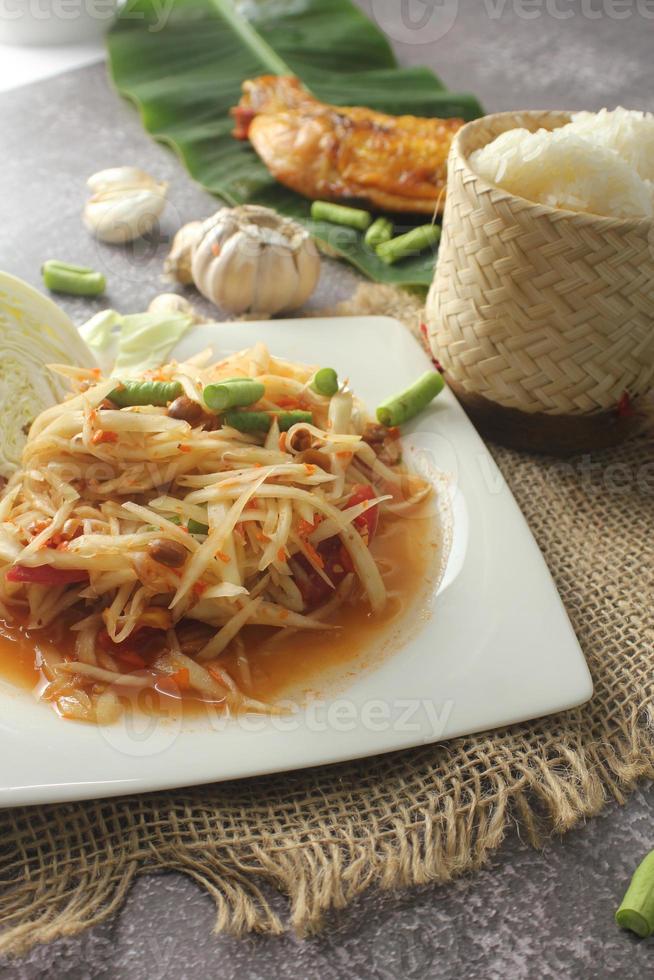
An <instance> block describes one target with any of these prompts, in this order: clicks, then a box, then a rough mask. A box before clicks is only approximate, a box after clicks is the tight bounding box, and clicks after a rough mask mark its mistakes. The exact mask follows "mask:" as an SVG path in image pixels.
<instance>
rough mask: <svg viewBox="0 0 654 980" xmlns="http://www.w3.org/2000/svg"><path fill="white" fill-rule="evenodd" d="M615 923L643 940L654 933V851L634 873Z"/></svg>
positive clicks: (616, 914)
mask: <svg viewBox="0 0 654 980" xmlns="http://www.w3.org/2000/svg"><path fill="white" fill-rule="evenodd" d="M615 921H616V922H617V924H618V925H619V926H621V927H622V928H623V929H630V930H631V932H635V933H636V935H637V936H641V937H642V938H643V939H644V938H645V937H646V936H651V935H652V933H653V932H654V851H650V853H649V854H648V855H647V857H646V858H644V859H643V860H642V861H641V862H640V864H639V865H638V867H637V868H636V870H635V871H634V874H633V877H632V879H631V882H630V884H629V888H628V889H627V892H626V894H625V897H624V898H623V899H622V902H621V904H620V908H619V909H618V911H617V912H616V913H615Z"/></svg>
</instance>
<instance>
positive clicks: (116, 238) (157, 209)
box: [83, 183, 167, 244]
mask: <svg viewBox="0 0 654 980" xmlns="http://www.w3.org/2000/svg"><path fill="white" fill-rule="evenodd" d="M166 187H167V185H166V184H164V183H160V184H154V185H153V186H151V185H148V186H147V187H140V188H138V187H124V188H123V187H121V188H116V189H114V190H106V191H101V192H99V193H98V194H94V196H93V197H91V198H90V199H89V200H88V201H87V202H86V206H85V208H84V214H83V219H84V224H85V225H86V227H87V228H88V229H89V231H91V232H92V233H93V234H94V235H95V236H96V238H99V239H100V240H101V241H103V242H110V243H112V244H119V243H124V242H131V241H134V240H135V239H136V238H141V237H142V236H143V235H147V233H148V232H149V231H151V230H152V228H153V227H154V226H155V225H156V223H157V221H158V219H159V216H160V215H161V212H162V211H163V209H164V207H165V204H166Z"/></svg>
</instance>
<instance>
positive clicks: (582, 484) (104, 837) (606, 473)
mask: <svg viewBox="0 0 654 980" xmlns="http://www.w3.org/2000/svg"><path fill="white" fill-rule="evenodd" d="M419 309H420V308H419V304H418V303H417V302H412V301H410V300H407V301H404V300H403V301H399V300H398V299H397V296H396V295H395V294H393V293H392V292H390V291H389V290H388V289H383V288H381V289H374V288H370V287H365V288H363V289H362V290H361V291H360V292H359V294H358V296H357V297H356V298H355V301H354V302H351V303H349V304H348V305H347V307H342V308H341V309H340V312H354V311H355V310H356V311H358V312H360V313H373V312H391V311H392V312H394V313H397V312H404V313H405V314H406V319H407V322H408V323H410V325H411V326H412V327H414V328H417V324H418V318H419ZM494 455H495V458H496V459H497V462H498V464H499V466H500V468H501V470H502V472H503V473H504V476H505V477H506V479H507V481H508V483H509V485H510V487H511V488H512V490H513V492H514V494H515V495H516V497H517V500H518V503H519V504H520V506H521V507H522V509H523V511H524V513H525V515H526V517H527V520H528V521H529V523H530V526H531V528H532V531H533V533H534V535H535V536H536V539H537V541H538V544H539V545H540V547H541V549H542V551H543V553H544V555H545V558H546V560H547V562H548V564H549V567H550V569H551V571H552V574H553V575H554V578H555V580H556V584H557V586H558V588H559V590H560V593H561V595H562V597H563V601H564V602H565V605H566V607H567V609H568V612H569V614H570V617H571V620H572V623H573V625H574V628H575V630H576V632H577V635H578V637H579V640H580V642H581V645H582V647H583V649H584V651H585V654H586V656H587V658H588V662H589V664H590V669H591V671H592V674H593V678H594V682H595V695H594V697H593V699H592V701H591V702H590V703H589V704H588V705H586V706H584V707H582V708H578V709H575V710H574V711H570V712H566V713H563V714H560V715H557V716H553V717H550V718H545V719H542V720H540V721H536V722H531V723H528V724H522V725H516V726H514V727H512V728H510V729H506V730H502V731H496V732H492V733H488V734H481V735H474V736H470V737H467V738H459V739H456V740H454V741H452V742H449V743H447V744H444V745H431V746H426V747H422V748H420V749H416V750H412V751H407V752H402V753H396V754H393V755H387V756H382V757H379V758H375V759H366V760H363V761H361V762H353V763H348V764H346V765H339V766H333V767H326V768H319V769H313V770H307V771H304V772H297V773H291V774H284V775H277V776H270V777H266V778H259V779H253V780H243V781H240V782H231V783H224V784H217V785H213V786H205V787H199V788H196V789H182V790H179V791H176V792H165V793H159V794H153V795H148V796H137V797H130V798H124V799H114V800H105V801H99V802H89V803H75V804H67V805H62V806H43V807H35V808H22V809H16V810H6V811H2V812H0V952H13V953H20V952H23V951H25V950H26V949H28V948H29V947H30V946H31V945H33V944H35V943H39V942H46V941H49V940H53V939H56V938H57V937H60V936H66V935H72V934H75V933H77V932H79V931H81V930H82V929H84V928H85V927H87V926H90V925H93V924H95V923H98V922H100V921H102V920H103V919H105V918H106V917H107V916H109V915H111V914H112V913H113V912H115V911H116V910H117V909H118V908H119V907H120V904H121V902H122V901H123V899H124V897H125V894H126V892H127V889H128V888H129V886H130V884H131V882H132V881H133V880H134V878H135V876H136V875H138V874H141V873H144V872H151V871H163V870H174V871H181V872H183V873H185V874H187V875H189V876H190V877H191V878H193V879H194V880H195V881H197V883H198V884H199V885H200V886H202V887H203V888H205V889H206V890H207V891H208V892H209V893H210V894H211V895H212V896H213V898H214V900H215V903H216V929H228V930H231V931H233V932H235V933H241V934H242V933H246V932H248V931H259V932H268V933H280V932H282V931H283V930H285V929H288V928H295V929H297V930H298V931H300V932H307V931H311V930H315V929H317V928H319V927H320V925H321V922H322V921H323V919H324V916H325V913H326V912H327V911H328V910H330V909H333V908H341V907H343V906H345V905H347V903H348V902H350V901H351V900H352V899H353V898H354V896H356V895H358V894H359V893H360V892H362V891H363V890H364V889H366V888H368V887H370V886H378V887H382V888H399V887H403V886H407V885H414V884H419V883H425V882H430V881H437V882H447V881H448V880H450V879H451V878H452V877H453V876H455V875H458V874H461V873H462V872H464V871H470V870H472V869H475V868H478V867H479V866H480V865H482V864H483V863H484V862H486V861H487V860H488V858H489V857H490V856H491V855H492V853H493V851H494V850H495V849H496V848H497V847H498V846H499V845H500V843H501V841H502V839H503V837H504V835H505V834H506V832H507V831H508V830H509V829H510V828H513V827H514V826H515V825H516V823H517V824H518V825H519V826H520V828H521V833H522V834H523V835H524V836H525V837H526V838H527V839H528V840H530V841H531V842H532V843H533V844H534V845H540V844H542V843H543V841H544V840H545V839H546V838H547V837H548V835H551V834H552V833H553V832H557V833H558V832H562V831H566V830H568V829H569V828H571V827H573V826H574V825H575V824H577V823H578V822H579V821H581V820H583V819H584V818H586V817H589V816H591V815H592V814H595V813H597V812H598V811H599V810H601V809H602V807H603V805H604V804H605V802H606V801H607V799H609V798H613V799H617V800H620V801H622V800H623V799H624V798H625V795H626V793H627V792H628V790H629V789H631V788H632V787H633V786H634V784H635V783H636V781H637V780H638V779H639V778H641V777H646V776H649V777H651V776H654V734H653V731H652V727H651V726H652V721H653V720H654V719H653V715H652V708H653V690H652V686H653V680H652V678H653V667H654V654H653V652H652V641H653V640H654V635H653V634H654V630H653V628H652V619H651V609H652V604H653V599H654V595H653V591H654V590H653V584H654V583H653V577H654V564H653V563H652V559H651V543H650V542H651V528H652V518H653V516H654V515H653V501H654V464H652V463H651V458H652V447H651V444H650V442H648V441H646V440H644V439H643V440H640V441H638V442H632V443H630V444H626V445H624V446H623V447H622V448H621V449H620V450H619V451H614V452H612V453H611V454H605V455H603V456H597V457H596V458H593V459H591V458H590V457H584V458H580V459H572V460H567V461H566V462H564V463H563V462H560V461H555V460H551V459H547V458H543V457H539V458H535V457H529V456H520V455H518V454H516V453H513V452H511V451H509V450H495V451H494ZM217 737H219V736H217ZM271 889H272V890H276V891H278V892H281V893H283V894H284V895H285V896H287V898H288V914H287V915H284V916H282V915H280V913H279V902H278V901H273V902H272V904H271V902H270V901H269V899H270V894H271ZM273 906H274V908H273Z"/></svg>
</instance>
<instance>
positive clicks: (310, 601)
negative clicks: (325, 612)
mask: <svg viewBox="0 0 654 980" xmlns="http://www.w3.org/2000/svg"><path fill="white" fill-rule="evenodd" d="M374 498H375V491H374V490H373V488H372V487H371V486H370V484H367V483H362V484H357V485H356V486H355V487H354V490H353V493H352V495H351V496H350V498H349V500H348V501H347V503H346V504H345V507H344V510H347V508H348V507H354V506H356V504H361V503H363V502H364V501H365V500H374ZM378 521H379V506H374V507H369V508H368V509H367V510H365V511H364V512H363V513H362V514H359V516H358V517H356V518H355V519H354V521H353V522H352V523H353V524H354V526H355V527H356V528H357V530H358V531H359V534H361V536H362V537H363V538H364V539H365V540H366V541H367V543H368V544H370V541H371V540H372V538H373V536H374V534H375V531H376V530H377V523H378ZM305 523H306V522H305ZM316 551H317V552H318V555H319V556H320V559H321V560H322V563H323V564H322V570H323V572H324V573H325V575H327V577H328V578H329V579H330V581H331V582H333V584H334V585H335V586H336V585H338V584H339V582H342V581H343V579H344V578H345V576H346V575H347V574H348V573H349V572H351V571H352V560H351V559H350V555H349V552H348V550H347V548H345V546H344V545H343V543H342V541H341V539H340V538H339V537H338V536H334V537H333V538H327V540H326V541H321V542H320V544H319V545H318V547H317V549H316ZM294 561H295V562H296V563H297V565H299V567H300V573H299V574H298V575H297V576H296V578H295V582H296V585H297V587H298V589H299V590H300V593H301V595H302V599H303V600H304V604H305V606H306V608H307V609H315V607H316V606H320V605H322V603H323V602H326V601H327V600H328V599H329V596H330V595H331V591H332V590H331V589H330V588H329V586H328V585H327V583H326V582H325V580H324V579H323V578H322V576H321V575H319V574H318V572H317V571H316V569H315V568H314V567H313V565H312V564H311V562H310V561H309V560H308V559H307V558H305V556H304V555H296V556H295V558H294Z"/></svg>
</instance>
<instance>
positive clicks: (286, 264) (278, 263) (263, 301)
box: [251, 245, 299, 314]
mask: <svg viewBox="0 0 654 980" xmlns="http://www.w3.org/2000/svg"><path fill="white" fill-rule="evenodd" d="M298 284H299V277H298V272H297V268H296V266H295V262H294V261H293V256H292V254H291V252H289V251H288V249H283V248H278V247H277V246H274V245H273V246H270V245H269V246H268V247H267V248H264V249H263V250H262V253H261V257H260V259H259V264H258V270H257V278H256V282H255V287H254V293H253V297H252V304H251V309H252V310H253V311H255V312H259V311H261V312H265V313H270V314H275V313H280V312H281V311H282V310H284V309H287V308H288V304H289V303H290V301H291V300H292V298H293V296H294V294H295V293H296V292H297V289H298Z"/></svg>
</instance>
